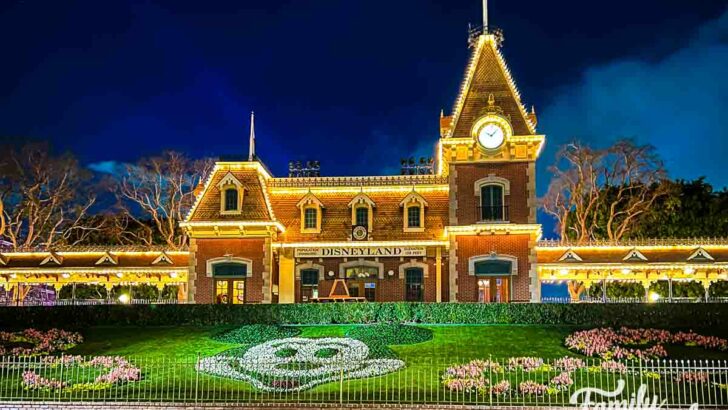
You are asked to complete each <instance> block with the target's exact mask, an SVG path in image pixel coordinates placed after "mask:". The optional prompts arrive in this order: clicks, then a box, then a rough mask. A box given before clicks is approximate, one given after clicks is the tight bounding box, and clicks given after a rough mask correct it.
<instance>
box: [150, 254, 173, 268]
mask: <svg viewBox="0 0 728 410" xmlns="http://www.w3.org/2000/svg"><path fill="white" fill-rule="evenodd" d="M162 263H164V264H167V265H174V262H173V261H172V259H171V258H170V257H169V255H167V252H162V253H160V254H159V256H157V258H156V259H154V260H153V261H152V265H160V264H162Z"/></svg>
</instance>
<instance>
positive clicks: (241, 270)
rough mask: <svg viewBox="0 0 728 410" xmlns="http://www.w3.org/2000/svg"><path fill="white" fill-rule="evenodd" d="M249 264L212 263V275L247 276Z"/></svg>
mask: <svg viewBox="0 0 728 410" xmlns="http://www.w3.org/2000/svg"><path fill="white" fill-rule="evenodd" d="M247 274H248V265H246V264H244V263H235V262H227V263H216V264H214V265H212V276H217V277H220V276H228V277H229V276H243V277H244V276H247Z"/></svg>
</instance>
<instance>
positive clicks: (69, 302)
mask: <svg viewBox="0 0 728 410" xmlns="http://www.w3.org/2000/svg"><path fill="white" fill-rule="evenodd" d="M183 303H185V301H182V300H177V299H129V300H127V301H120V300H119V299H117V298H113V299H56V300H22V301H19V300H12V299H10V298H7V299H0V306H17V307H27V306H91V305H177V304H183Z"/></svg>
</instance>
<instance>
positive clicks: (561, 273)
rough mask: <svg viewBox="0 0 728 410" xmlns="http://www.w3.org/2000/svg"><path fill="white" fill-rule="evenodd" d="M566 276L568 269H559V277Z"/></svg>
mask: <svg viewBox="0 0 728 410" xmlns="http://www.w3.org/2000/svg"><path fill="white" fill-rule="evenodd" d="M568 274H569V270H568V269H560V270H559V275H561V276H566V275H568Z"/></svg>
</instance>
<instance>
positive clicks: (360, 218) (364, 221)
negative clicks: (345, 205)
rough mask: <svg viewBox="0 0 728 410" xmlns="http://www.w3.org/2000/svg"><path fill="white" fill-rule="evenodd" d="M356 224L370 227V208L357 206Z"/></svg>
mask: <svg viewBox="0 0 728 410" xmlns="http://www.w3.org/2000/svg"><path fill="white" fill-rule="evenodd" d="M356 225H361V226H365V227H367V228H369V208H365V207H363V206H362V207H358V208H356Z"/></svg>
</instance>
